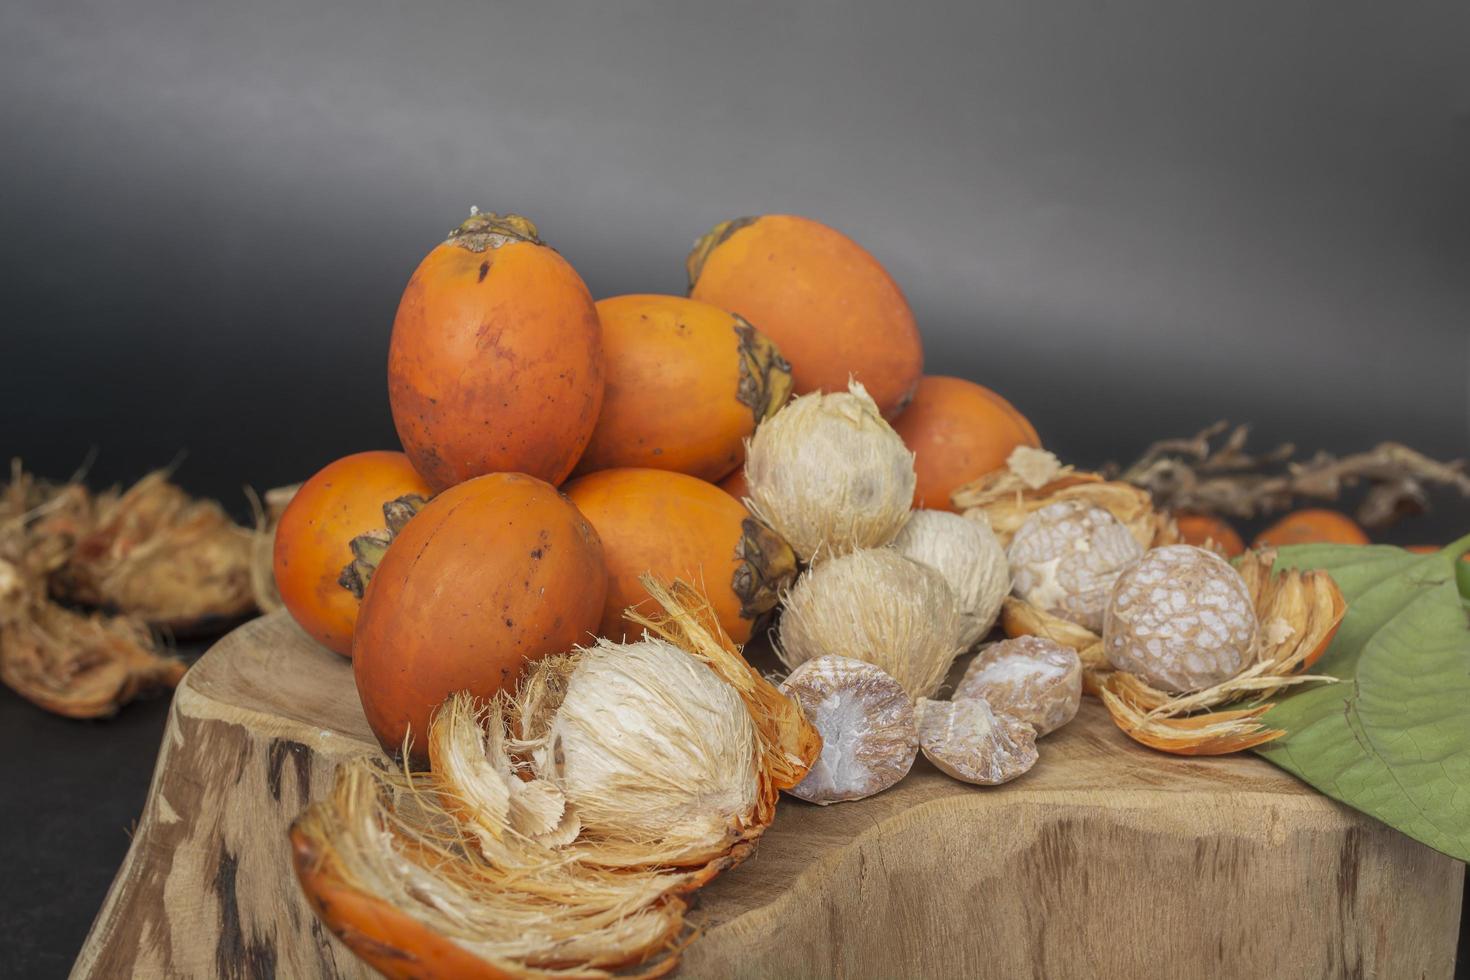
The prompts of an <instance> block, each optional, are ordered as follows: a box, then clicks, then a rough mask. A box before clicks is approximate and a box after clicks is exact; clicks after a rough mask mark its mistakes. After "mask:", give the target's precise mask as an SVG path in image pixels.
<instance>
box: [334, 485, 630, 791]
mask: <svg viewBox="0 0 1470 980" xmlns="http://www.w3.org/2000/svg"><path fill="white" fill-rule="evenodd" d="M606 594H607V567H606V565H605V564H604V563H603V554H602V543H601V542H600V541H599V540H598V537H597V532H596V531H595V530H593V528H592V525H591V524H589V523H588V522H587V520H586V519H585V518H584V517H583V516H582V515H581V514H580V513H578V512H577V509H576V508H575V507H573V506H572V505H571V504H570V503H569V502H568V501H567V499H566V498H565V497H563V496H562V495H560V494H559V493H557V492H556V489H555V488H554V487H552V486H550V485H549V484H547V483H544V482H542V481H541V480H537V479H535V478H534V477H530V476H526V475H524V474H520V473H492V474H489V475H487V476H481V477H476V478H475V479H472V480H467V481H466V482H464V483H461V484H459V485H457V486H455V487H452V488H450V489H449V490H446V491H444V492H443V493H441V494H439V496H437V497H435V498H434V499H433V500H431V501H429V503H428V504H427V505H425V506H424V508H423V509H422V510H421V511H419V513H418V515H417V516H416V517H414V519H413V520H411V521H409V523H408V525H407V526H406V527H405V528H404V529H403V531H402V532H400V533H399V535H398V536H397V537H396V538H395V539H394V541H393V543H392V544H391V545H390V546H389V547H388V550H387V553H386V554H384V556H383V559H382V561H381V562H379V564H378V569H377V572H376V573H375V574H374V575H373V579H372V582H371V583H370V584H369V585H368V589H367V594H366V595H364V596H363V600H362V612H361V613H360V614H359V615H358V619H357V631H356V634H355V635H354V637H353V640H352V671H353V675H354V676H355V677H356V680H357V692H358V695H359V696H360V697H361V699H362V708H363V712H364V713H365V714H366V715H367V720H368V725H369V726H370V727H371V728H372V730H373V733H374V734H375V735H377V736H378V741H379V742H381V743H382V745H383V748H384V749H385V750H387V751H388V752H390V753H391V752H396V751H398V750H399V749H400V748H401V747H402V745H403V739H404V736H405V735H408V734H411V735H412V737H413V746H412V751H411V753H410V757H411V759H412V760H413V761H414V762H422V761H424V760H425V759H426V758H427V741H426V740H427V735H428V731H429V717H430V715H431V714H432V713H433V710H434V709H435V708H436V707H437V706H438V705H439V703H440V702H442V701H443V700H444V699H445V698H446V697H448V696H449V695H450V694H453V693H454V692H456V691H469V692H470V693H471V694H473V695H476V696H478V697H482V698H488V697H491V696H493V695H495V694H496V693H497V692H499V691H501V690H508V689H513V688H514V686H515V683H516V681H517V679H518V678H519V677H520V675H521V671H522V668H523V667H524V666H525V665H526V664H527V663H529V662H531V661H533V660H536V659H539V658H541V657H544V656H546V655H548V654H552V653H561V652H563V651H567V650H570V649H571V648H572V646H573V645H574V644H577V643H581V642H585V641H586V640H587V639H588V638H589V636H590V635H591V633H592V631H593V630H595V629H596V628H597V623H598V621H599V620H600V619H601V617H602V608H603V600H604V598H605V597H606Z"/></svg>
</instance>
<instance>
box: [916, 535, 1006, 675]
mask: <svg viewBox="0 0 1470 980" xmlns="http://www.w3.org/2000/svg"><path fill="white" fill-rule="evenodd" d="M893 550H894V551H897V552H898V553H899V554H901V555H904V556H905V557H908V558H912V559H913V560H914V561H916V562H919V563H921V564H924V565H928V566H929V567H930V568H933V569H936V570H937V571H938V572H939V573H940V574H941V575H943V576H944V580H945V581H946V582H948V583H949V588H950V591H952V592H953V593H954V597H955V602H956V603H957V604H958V605H959V611H960V622H961V625H962V630H961V634H960V645H961V646H963V647H965V648H966V649H968V648H970V647H972V646H974V645H975V644H976V643H977V642H979V641H980V639H981V638H982V637H984V636H985V634H987V633H989V632H990V628H991V627H992V626H994V625H995V618H996V616H998V615H999V614H1000V604H1001V600H1003V599H1004V598H1005V597H1006V593H1007V592H1009V591H1010V590H1011V573H1010V566H1009V565H1008V564H1007V563H1006V554H1005V549H1003V548H1002V547H1001V546H1000V541H999V540H997V539H996V537H995V533H994V532H993V531H991V530H990V526H989V525H988V524H986V523H984V522H982V521H975V520H967V519H966V518H963V517H961V516H960V515H958V514H952V513H950V512H949V511H943V510H916V511H914V512H913V513H912V514H910V515H909V519H908V522H907V523H905V524H904V526H903V530H901V531H899V532H898V537H896V538H894V539H893Z"/></svg>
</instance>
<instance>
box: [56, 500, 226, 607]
mask: <svg viewBox="0 0 1470 980" xmlns="http://www.w3.org/2000/svg"><path fill="white" fill-rule="evenodd" d="M250 557H251V533H250V531H248V530H247V529H245V528H243V527H241V526H239V525H238V524H236V523H235V522H234V521H232V520H231V519H230V518H229V516H228V515H227V514H226V513H225V512H224V509H223V508H222V507H220V506H219V504H217V503H215V502H213V501H208V500H195V499H194V498H192V497H190V496H189V495H188V494H186V493H185V492H184V491H183V490H181V489H179V487H177V486H175V485H174V484H172V483H170V482H169V480H168V475H167V474H166V473H165V472H163V471H158V472H154V473H150V474H149V475H148V476H145V477H144V478H143V479H141V480H139V481H138V482H137V483H136V484H134V485H133V486H132V487H131V488H129V489H128V490H127V491H126V492H124V493H121V494H116V493H107V494H103V495H101V496H99V497H98V498H96V500H95V501H94V503H93V515H92V524H91V527H90V529H89V531H88V532H87V533H86V534H85V535H84V536H82V537H81V538H79V539H78V540H77V542H76V546H75V549H74V551H73V553H72V555H71V557H70V559H69V561H68V562H67V564H66V566H65V567H64V568H63V569H61V570H60V571H59V572H58V573H57V574H56V575H55V576H53V578H52V588H53V590H54V591H56V592H57V593H58V594H59V595H60V596H61V597H62V598H65V599H67V600H70V601H73V602H81V603H86V604H88V605H98V606H107V607H111V608H116V609H120V610H122V611H124V612H127V613H129V614H131V615H134V616H137V617H138V618H140V619H144V620H147V621H148V622H150V623H153V624H155V625H159V626H165V627H168V628H171V629H174V630H177V631H185V630H188V629H191V628H194V627H196V626H199V625H200V624H202V623H205V622H207V621H210V620H226V619H231V618H234V617H238V616H241V615H244V614H246V613H248V612H250V611H251V610H252V609H254V608H255V599H254V595H253V593H252V591H251V573H250V567H251V566H250Z"/></svg>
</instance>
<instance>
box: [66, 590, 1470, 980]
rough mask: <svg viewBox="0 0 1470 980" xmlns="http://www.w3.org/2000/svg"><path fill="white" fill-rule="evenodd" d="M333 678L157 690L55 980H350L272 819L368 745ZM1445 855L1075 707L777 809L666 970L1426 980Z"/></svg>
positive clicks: (1454, 892)
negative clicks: (1006, 742)
mask: <svg viewBox="0 0 1470 980" xmlns="http://www.w3.org/2000/svg"><path fill="white" fill-rule="evenodd" d="M376 751H377V746H376V743H375V742H374V741H373V739H372V737H371V735H370V734H369V732H368V729H367V725H366V722H365V721H364V720H363V716H362V710H361V708H360V706H359V705H358V702H357V694H356V690H355V688H354V686H353V682H352V671H351V667H350V665H349V664H348V663H347V661H345V660H343V659H342V658H340V657H337V656H336V655H335V654H332V653H330V652H328V651H327V650H325V649H323V648H322V647H320V646H317V645H316V644H315V643H313V642H312V641H311V640H310V639H308V638H307V637H306V636H305V634H303V633H302V632H301V631H300V630H299V629H297V628H296V626H295V624H294V623H292V622H291V621H290V619H289V618H287V617H286V616H285V615H284V614H278V615H275V616H270V617H266V618H264V619H260V620H256V621H254V622H252V623H248V624H246V625H245V626H243V627H241V628H240V629H238V630H236V631H235V632H234V633H232V634H230V635H229V636H228V637H226V638H225V639H224V640H222V641H221V642H220V643H219V644H217V645H216V646H215V647H214V648H213V649H212V650H211V651H210V652H209V653H207V654H206V655H205V656H204V657H203V658H202V659H201V660H200V661H199V663H198V664H197V665H195V667H194V668H193V669H192V670H190V671H189V674H188V676H187V677H186V678H185V679H184V681H183V683H182V684H181V685H180V687H179V690H178V692H177V693H176V694H175V697H174V703H173V707H172V709H171V711H170V714H169V721H168V727H167V729H166V732H165V734H164V742H163V747H162V750H161V751H160V754H159V759H158V766H157V769H156V771H155V773H154V777H153V785H152V788H151V789H150V791H149V796H148V801H147V804H146V805H145V809H144V812H143V816H142V819H141V821H140V823H139V826H138V830H137V833H136V834H135V836H134V838H133V844H132V848H131V849H130V850H129V852H128V856H127V858H126V860H125V861H124V862H123V865H122V868H121V869H120V870H119V872H118V875H117V878H116V880H115V881H114V882H113V884H112V888H111V890H110V891H109V892H108V895H107V899H106V901H105V902H104V904H103V906H102V909H101V911H100V912H99V913H98V915H97V919H96V921H95V922H94V923H93V925H92V930H91V932H90V934H89V935H88V937H87V941H86V945H85V946H84V948H83V949H82V952H81V955H80V956H79V958H78V959H77V962H76V964H75V967H74V970H73V976H74V977H107V978H111V977H127V976H162V975H170V976H229V977H270V976H280V977H360V976H365V975H368V974H369V971H367V970H366V969H365V968H364V967H363V966H362V965H361V964H360V963H359V962H358V961H357V960H356V959H354V958H353V956H352V954H351V953H350V952H348V951H347V949H346V948H345V947H343V946H342V945H341V944H340V943H339V942H337V940H336V939H335V938H334V937H332V936H331V935H329V934H328V933H327V932H326V931H325V930H324V929H322V928H321V927H320V926H319V925H318V923H317V922H316V920H315V919H314V917H313V916H312V914H311V912H310V911H309V910H308V908H307V906H306V904H305V902H304V900H303V899H302V898H301V896H300V894H299V892H298V889H297V886H296V882H295V878H294V876H293V875H292V873H291V870H290V862H289V853H288V848H287V845H286V828H287V826H288V825H289V824H290V822H291V820H292V819H293V818H294V817H295V816H296V814H297V813H299V812H300V811H301V810H302V809H303V808H304V807H305V806H306V804H307V802H308V801H310V800H312V799H314V798H317V797H319V796H321V795H322V794H323V793H324V792H325V791H326V790H327V788H328V787H329V786H330V784H331V779H332V772H333V768H334V766H335V765H336V764H337V763H338V762H340V761H342V760H344V759H347V758H349V757H352V756H356V755H361V754H363V753H369V752H376ZM1463 876H1464V865H1463V864H1461V863H1460V862H1458V861H1454V860H1452V859H1450V858H1448V857H1445V856H1444V855H1441V854H1439V853H1437V852H1435V851H1433V850H1430V849H1429V848H1427V847H1424V846H1423V845H1421V844H1418V843H1415V842H1414V841H1412V840H1410V839H1409V838H1407V837H1404V836H1402V835H1400V834H1398V833H1397V832H1395V831H1392V830H1389V829H1388V828H1386V827H1384V826H1382V825H1381V824H1378V823H1376V822H1375V821H1373V820H1370V819H1369V818H1367V817H1364V816H1362V815H1361V814H1358V813H1356V812H1355V811H1353V810H1350V809H1348V808H1347V807H1344V806H1341V805H1339V804H1336V803H1334V802H1332V801H1331V800H1328V799H1326V798H1325V797H1322V796H1320V795H1318V794H1317V793H1315V792H1314V791H1313V790H1311V789H1310V788H1308V787H1307V786H1305V785H1304V784H1302V783H1299V782H1297V781H1296V780H1295V779H1293V778H1292V777H1291V776H1288V775H1286V774H1285V773H1282V772H1281V771H1279V770H1277V769H1275V768H1274V767H1272V766H1270V765H1269V764H1267V763H1265V762H1263V761H1261V760H1260V759H1256V758H1254V757H1248V756H1239V757H1229V758H1222V759H1198V760H1192V759H1181V758H1176V757H1172V756H1166V755H1161V754H1158V753H1154V752H1151V751H1149V750H1147V749H1143V748H1141V747H1139V746H1136V745H1134V744H1133V743H1132V742H1130V741H1129V740H1127V739H1126V738H1124V737H1123V736H1122V735H1121V734H1120V733H1119V732H1118V731H1117V730H1116V729H1115V728H1114V727H1113V725H1112V723H1111V722H1110V721H1108V719H1107V716H1106V714H1105V713H1104V712H1103V710H1102V709H1101V707H1100V706H1099V705H1098V704H1096V703H1095V702H1091V701H1088V702H1086V703H1084V705H1083V710H1082V713H1081V714H1080V715H1079V716H1078V718H1077V720H1076V721H1074V722H1073V723H1072V724H1071V725H1069V726H1067V727H1066V728H1064V729H1062V730H1061V731H1059V732H1057V733H1056V734H1054V735H1052V736H1049V737H1048V738H1046V739H1044V740H1043V741H1042V742H1041V761H1040V763H1039V764H1038V765H1037V767H1036V768H1035V769H1034V770H1032V772H1031V773H1029V774H1028V775H1026V776H1025V777H1023V778H1022V779H1020V780H1017V781H1016V782H1013V783H1010V784H1008V785H1006V786H1002V787H997V788H980V787H973V786H966V785H964V784H961V783H957V782H954V781H953V780H951V779H949V778H948V777H946V776H944V775H942V774H941V773H939V772H938V771H936V770H935V769H934V768H933V767H932V766H930V765H929V764H928V763H927V762H925V761H924V760H923V758H922V757H921V758H920V760H919V762H918V763H917V764H916V765H915V767H914V771H913V772H912V773H911V774H910V775H909V777H908V778H907V779H905V780H904V781H903V782H902V783H900V784H899V785H898V786H897V787H895V788H894V789H892V790H890V791H888V792H886V793H883V794H880V795H879V796H876V797H873V798H872V799H868V800H863V801H860V802H857V803H845V804H840V805H837V806H832V807H816V806H812V805H809V804H805V803H801V802H798V801H795V800H790V799H788V800H785V801H783V802H782V804H781V808H780V811H779V812H778V814H777V818H776V822H775V824H774V825H773V826H772V828H771V829H770V830H769V831H768V832H767V833H766V835H765V837H764V838H763V839H762V840H761V842H760V846H759V848H758V849H757V851H756V854H755V856H754V857H753V858H752V859H751V860H749V861H747V862H746V863H745V864H744V865H742V866H741V867H739V868H737V869H736V870H734V871H732V872H730V873H728V874H726V875H724V876H722V877H720V878H718V879H716V880H715V881H714V882H713V883H712V884H711V885H710V886H709V887H707V888H706V889H704V890H703V891H702V892H701V893H700V898H699V904H698V907H697V908H696V910H695V912H694V913H693V919H694V921H695V922H696V923H698V924H701V925H702V926H703V927H704V929H705V932H704V935H703V936H702V937H701V938H700V939H699V940H698V941H697V942H695V943H694V944H693V945H692V946H691V947H690V948H689V950H688V951H687V953H686V955H685V957H684V962H683V965H682V967H681V969H680V974H679V975H680V976H690V977H795V976H801V977H885V978H887V977H1021V976H1027V977H1048V978H1049V977H1094V976H1096V977H1191V976H1210V977H1233V976H1238V977H1308V976H1311V977H1318V976H1321V977H1329V976H1330V977H1337V976H1377V977H1449V976H1450V975H1451V973H1452V971H1453V968H1454V957H1455V941H1456V935H1457V931H1458V928H1459V914H1460V899H1461V888H1462V881H1463Z"/></svg>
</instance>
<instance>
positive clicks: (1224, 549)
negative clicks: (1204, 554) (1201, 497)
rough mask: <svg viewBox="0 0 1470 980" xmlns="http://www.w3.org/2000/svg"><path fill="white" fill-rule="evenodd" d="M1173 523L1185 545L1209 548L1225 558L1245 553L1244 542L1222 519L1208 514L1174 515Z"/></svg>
mask: <svg viewBox="0 0 1470 980" xmlns="http://www.w3.org/2000/svg"><path fill="white" fill-rule="evenodd" d="M1174 523H1175V524H1177V525H1178V526H1179V540H1181V541H1182V542H1184V543H1185V544H1192V545H1196V546H1198V547H1200V548H1209V549H1211V550H1212V551H1217V552H1219V553H1220V554H1222V555H1224V556H1225V557H1226V558H1234V557H1235V556H1236V555H1239V554H1240V553H1241V552H1243V551H1245V541H1243V540H1242V539H1241V537H1240V535H1239V534H1238V533H1236V530H1235V528H1233V527H1231V526H1230V524H1229V523H1228V522H1227V521H1225V520H1224V519H1222V518H1219V517H1214V516H1212V515H1210V514H1175V515H1174Z"/></svg>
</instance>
